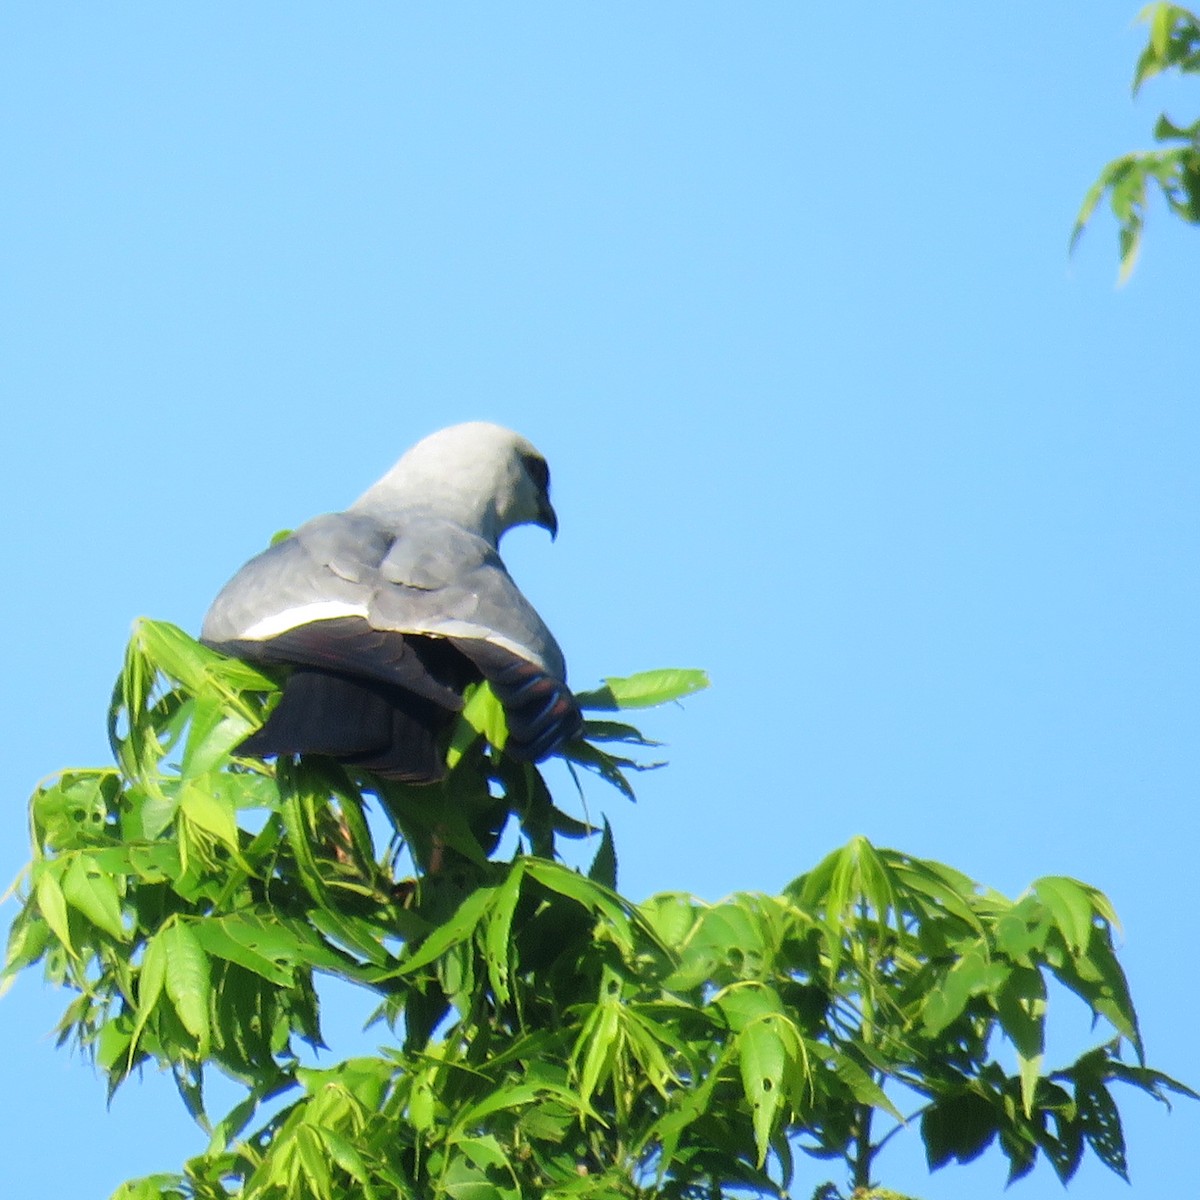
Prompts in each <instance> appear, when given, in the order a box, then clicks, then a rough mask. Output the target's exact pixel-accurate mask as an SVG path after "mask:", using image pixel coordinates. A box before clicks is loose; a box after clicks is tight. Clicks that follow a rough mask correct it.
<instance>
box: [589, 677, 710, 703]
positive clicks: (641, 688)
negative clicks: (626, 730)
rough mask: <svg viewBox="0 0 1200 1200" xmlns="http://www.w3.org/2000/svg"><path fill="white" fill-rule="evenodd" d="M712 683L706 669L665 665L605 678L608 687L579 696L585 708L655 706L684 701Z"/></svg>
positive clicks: (605, 685) (605, 684)
mask: <svg viewBox="0 0 1200 1200" xmlns="http://www.w3.org/2000/svg"><path fill="white" fill-rule="evenodd" d="M708 686H709V681H708V675H707V673H706V672H704V671H698V670H685V669H682V668H670V667H668V668H663V669H661V670H657V671H641V672H639V673H638V674H637V675H630V676H628V677H626V678H624V679H622V678H620V677H612V678H608V679H605V681H604V687H602V688H599V689H597V690H596V691H591V692H577V693H576V695H575V699H576V700H577V701H578V702H579V707H580V708H583V709H600V710H606V709H616V708H651V707H654V706H655V705H658V704H666V703H667V702H668V701H671V700H682V699H683V698H684V697H685V696H691V695H694V694H695V693H696V692H700V691H703V690H704V689H705V688H706V687H708Z"/></svg>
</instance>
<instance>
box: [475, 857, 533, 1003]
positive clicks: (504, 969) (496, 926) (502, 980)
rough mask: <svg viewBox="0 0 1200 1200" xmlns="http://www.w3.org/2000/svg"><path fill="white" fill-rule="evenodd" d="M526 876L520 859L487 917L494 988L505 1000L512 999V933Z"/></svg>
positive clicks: (486, 939) (487, 945) (487, 948)
mask: <svg viewBox="0 0 1200 1200" xmlns="http://www.w3.org/2000/svg"><path fill="white" fill-rule="evenodd" d="M523 878H524V869H523V866H522V863H521V862H520V861H517V862H516V863H514V864H513V866H512V867H511V868H510V870H509V872H508V876H507V878H506V879H505V880H504V882H503V883H502V884H501V885H500V887H499V888H498V889H497V891H496V894H495V903H494V904H492V906H491V911H490V912H489V914H488V918H487V929H486V934H485V937H484V949H485V953H486V955H487V970H488V980H489V982H490V983H491V985H492V991H493V992H494V993H495V994H496V999H497V1000H498V1001H499V1002H500V1003H501V1004H507V1003H508V1001H509V996H510V992H509V987H508V980H509V971H510V965H509V958H510V953H511V950H510V943H511V937H512V920H513V912H514V911H515V910H516V907H517V901H518V900H519V899H520V898H521V881H522V879H523Z"/></svg>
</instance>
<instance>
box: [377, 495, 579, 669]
mask: <svg viewBox="0 0 1200 1200" xmlns="http://www.w3.org/2000/svg"><path fill="white" fill-rule="evenodd" d="M367 619H368V621H369V622H370V623H371V625H373V626H374V627H375V628H377V629H396V630H400V631H402V632H406V633H424V634H429V635H431V636H433V637H444V638H451V639H454V641H455V643H456V644H458V643H460V642H467V643H469V642H476V641H477V642H484V643H487V644H488V645H489V646H493V647H496V648H498V649H500V650H503V651H507V652H508V653H510V654H514V655H516V656H517V657H519V658H522V659H525V660H526V661H528V662H531V663H533V664H534V665H535V666H538V667H540V668H541V669H542V670H543V671H545V672H546V673H547V674H550V675H553V676H554V677H555V678H557V679H559V680H561V681H564V682H565V679H566V665H565V663H564V661H563V655H562V651H561V650H560V649H559V647H558V643H557V642H556V641H555V640H554V638H553V636H552V635H551V633H550V630H549V629H547V628H546V625H545V623H544V622H543V621H542V619H541V617H540V616H538V614H537V611H536V610H535V609H534V607H533V605H532V604H530V603H529V601H528V600H526V599H525V597H524V595H523V594H522V593H521V590H520V588H518V587H517V585H516V583H514V582H513V578H512V576H511V575H509V573H508V571H507V569H506V568H505V566H504V563H503V562H502V561H501V559H500V555H499V554H498V553H497V552H496V550H495V549H494V548H493V547H492V546H491V545H489V544H488V543H487V542H486V541H484V539H483V538H480V537H477V536H476V535H474V534H472V533H470V532H468V531H467V530H465V529H463V528H462V527H461V526H459V525H456V524H454V523H453V522H450V521H442V520H437V519H434V518H424V519H421V518H419V517H414V518H413V519H412V520H410V521H407V522H406V523H405V524H404V525H403V526H402V527H401V528H400V529H399V530H398V532H397V536H396V539H395V541H394V542H393V543H392V545H391V547H390V549H389V550H388V552H387V555H386V556H385V557H384V559H383V561H382V562H381V563H380V565H379V579H378V583H377V585H376V587H375V589H374V591H373V594H372V598H371V602H370V606H369V611H368V614H367Z"/></svg>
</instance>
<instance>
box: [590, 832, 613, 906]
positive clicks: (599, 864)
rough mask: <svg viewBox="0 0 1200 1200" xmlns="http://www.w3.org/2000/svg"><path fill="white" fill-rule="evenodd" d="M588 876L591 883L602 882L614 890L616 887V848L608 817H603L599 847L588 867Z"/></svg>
mask: <svg viewBox="0 0 1200 1200" xmlns="http://www.w3.org/2000/svg"><path fill="white" fill-rule="evenodd" d="M588 878H589V879H590V880H592V882H593V883H599V884H602V885H603V886H604V887H606V888H612V889H613V891H616V887H617V848H616V845H615V844H614V842H613V832H612V826H611V825H610V824H609V823H608V818H607V817H605V818H604V833H603V834H602V835H601V837H600V847H599V849H598V850H597V851H596V857H595V858H593V859H592V865H591V866H590V867H589V868H588Z"/></svg>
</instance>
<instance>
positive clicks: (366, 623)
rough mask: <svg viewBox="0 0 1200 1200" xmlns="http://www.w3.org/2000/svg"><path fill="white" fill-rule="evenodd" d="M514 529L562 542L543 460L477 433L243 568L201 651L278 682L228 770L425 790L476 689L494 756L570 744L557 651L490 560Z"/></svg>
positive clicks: (571, 726)
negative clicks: (267, 763) (312, 768)
mask: <svg viewBox="0 0 1200 1200" xmlns="http://www.w3.org/2000/svg"><path fill="white" fill-rule="evenodd" d="M522 524H533V525H540V526H541V527H542V528H543V529H546V530H548V531H549V533H550V535H551V537H554V536H555V535H556V534H557V532H558V518H557V517H556V516H555V513H554V509H553V507H552V506H551V504H550V472H549V468H548V467H547V466H546V460H545V459H544V458H543V457H542V456H541V455H540V454H539V453H538V452H537V450H535V449H534V448H533V446H532V445H530V443H529V442H527V441H526V440H525V439H524V438H522V437H519V436H518V435H517V434H515V433H512V432H511V431H510V430H507V429H502V428H501V427H500V426H498V425H491V424H487V423H486V422H482V421H475V422H471V423H469V424H465V425H454V426H451V427H450V428H449V429H443V430H442V431H441V432H439V433H435V434H433V435H431V436H430V437H427V438H425V439H424V440H423V441H421V442H418V443H417V444H416V445H415V446H414V447H413V448H412V449H411V450H409V451H408V453H407V454H405V455H404V456H403V457H402V458H401V459H400V461H399V462H398V463H396V465H395V466H394V467H393V468H392V469H391V470H390V471H389V472H388V473H387V474H386V475H385V476H384V477H383V478H382V479H381V480H379V482H378V483H376V484H375V485H374V486H373V487H371V488H369V489H368V490H367V491H366V492H364V493H363V495H362V496H360V497H359V498H358V500H356V501H355V502H354V503H353V504H352V505H351V506H350V507H349V508H348V509H347V510H346V511H345V512H340V513H329V514H327V515H325V516H320V517H316V518H314V519H313V520H311V521H308V522H307V523H306V524H304V525H302V526H301V527H300V528H299V529H297V530H296V531H295V532H294V533H293V534H291V536H289V537H287V538H285V539H284V540H283V541H280V542H278V543H276V544H275V545H274V546H272V547H271V548H270V549H268V550H265V551H263V553H262V554H259V555H258V556H257V557H255V558H252V559H251V560H250V561H249V562H248V563H247V564H246V565H245V566H244V567H243V568H242V569H241V570H240V571H239V572H238V573H237V574H236V575H235V576H234V577H233V579H231V580H230V581H229V583H228V584H226V585H225V587H224V588H223V589H222V591H221V593H220V595H218V596H217V598H216V600H215V601H214V602H213V605H212V608H210V609H209V611H208V614H207V616H206V617H205V618H204V625H203V629H202V631H201V635H200V636H201V641H203V642H204V643H205V644H206V645H208V646H211V647H213V648H214V649H215V650H220V651H222V652H223V653H225V654H229V655H233V656H235V657H237V658H243V659H246V660H248V661H250V662H253V663H258V664H265V665H268V666H271V665H282V666H287V667H290V668H291V671H290V674H289V675H288V677H287V680H286V682H285V683H284V686H283V695H282V697H281V699H280V701H279V704H278V705H277V707H276V708H275V709H274V711H273V712H272V713H271V715H270V717H269V718H268V720H267V722H266V724H265V725H264V726H263V727H262V728H261V729H259V730H258V731H257V732H255V733H253V734H251V735H250V736H249V737H248V738H247V739H246V740H245V741H244V742H242V743H241V745H240V746H239V747H238V748H237V753H239V754H244V755H252V756H255V757H259V758H267V757H270V756H271V755H277V754H305V753H308V754H326V755H330V756H332V757H333V758H336V759H338V760H339V761H341V762H343V763H346V764H347V765H349V766H353V767H357V768H361V769H363V770H367V771H371V772H374V773H375V774H377V775H379V776H381V777H383V778H385V779H398V780H404V781H406V782H410V783H429V782H433V781H435V780H438V779H440V778H442V777H443V775H444V774H445V763H444V752H445V745H444V737H443V735H444V734H445V732H446V730H447V729H448V728H449V727H450V726H451V725H452V724H453V722H454V719H455V714H456V713H458V712H459V711H460V710H461V709H462V706H463V691H464V689H465V688H466V687H467V686H468V685H469V684H470V683H472V682H475V681H477V680H480V679H486V680H487V681H488V682H489V683H490V684H491V686H492V689H493V691H494V692H495V693H496V696H497V698H498V699H499V700H500V703H501V704H502V705H503V706H504V710H505V713H506V715H507V717H508V728H509V740H508V744H507V746H506V751H507V753H509V754H511V755H513V756H515V757H517V758H520V759H524V760H526V761H530V762H537V761H540V760H541V759H543V758H545V757H546V756H547V755H549V754H551V753H553V752H554V751H555V750H557V749H558V748H559V747H561V746H562V745H563V743H564V742H566V741H568V740H569V739H570V738H572V737H574V736H575V735H576V734H577V733H578V732H579V729H580V727H581V723H582V722H581V717H580V713H579V707H578V705H577V704H576V702H575V698H574V696H573V695H572V694H571V692H570V690H569V688H568V687H567V672H566V665H565V663H564V661H563V655H562V651H561V650H560V649H559V648H558V644H557V642H555V640H554V638H553V636H552V635H551V633H550V631H549V630H548V629H547V628H546V626H545V624H543V622H542V619H541V618H540V617H539V616H538V614H537V613H536V612H535V611H534V609H533V606H532V605H531V604H530V603H529V601H528V600H526V599H525V597H524V596H523V595H522V594H521V592H520V591H519V589H518V588H517V585H516V584H515V583H514V582H513V580H512V577H511V576H510V575H509V573H508V571H507V570H506V569H505V566H504V563H503V562H502V561H501V560H500V555H499V553H498V552H497V545H498V543H499V540H500V537H501V535H502V534H504V533H505V531H506V530H509V529H511V528H513V526H514V525H522Z"/></svg>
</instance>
